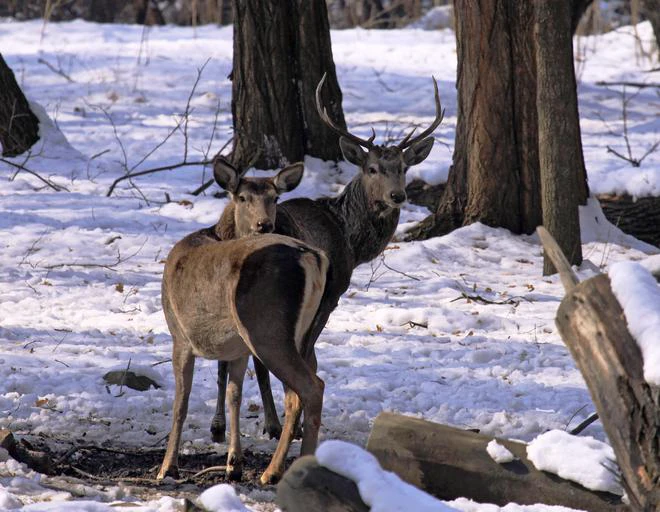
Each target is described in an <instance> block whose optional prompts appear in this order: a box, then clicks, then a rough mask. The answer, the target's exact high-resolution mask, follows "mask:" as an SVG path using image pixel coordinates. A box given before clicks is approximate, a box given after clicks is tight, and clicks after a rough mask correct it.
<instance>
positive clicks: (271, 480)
mask: <svg viewBox="0 0 660 512" xmlns="http://www.w3.org/2000/svg"><path fill="white" fill-rule="evenodd" d="M281 477H282V475H279V474H277V473H272V472H270V471H268V470H266V471H264V474H263V475H261V478H259V483H260V484H261V485H275V484H276V483H277V482H279V481H280V478H281Z"/></svg>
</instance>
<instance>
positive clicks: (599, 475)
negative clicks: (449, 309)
mask: <svg viewBox="0 0 660 512" xmlns="http://www.w3.org/2000/svg"><path fill="white" fill-rule="evenodd" d="M527 457H528V458H529V460H530V461H531V462H532V464H534V467H536V469H538V470H539V471H548V472H550V473H554V474H556V475H558V476H560V477H561V478H563V479H564V480H571V481H573V482H577V483H578V484H580V485H582V486H583V487H586V488H587V489H591V490H592V491H605V492H611V493H612V494H618V495H619V496H621V495H623V489H622V487H621V485H620V484H619V481H620V480H621V477H620V474H619V467H618V466H617V465H616V462H615V456H614V450H612V447H611V446H610V445H608V444H606V443H603V442H602V441H598V440H597V439H594V438H593V437H589V436H585V437H578V436H573V435H571V434H569V433H568V432H565V431H563V430H550V431H549V432H546V433H544V434H541V435H540V436H538V437H537V438H535V439H534V440H532V441H531V442H530V443H529V444H528V445H527Z"/></svg>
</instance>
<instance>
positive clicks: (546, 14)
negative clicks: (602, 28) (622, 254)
mask: <svg viewBox="0 0 660 512" xmlns="http://www.w3.org/2000/svg"><path fill="white" fill-rule="evenodd" d="M535 7H536V10H535V16H536V23H535V27H534V29H535V30H534V36H535V37H534V39H535V41H536V45H535V46H536V64H537V66H536V69H537V94H536V98H537V112H538V128H539V137H538V140H539V168H540V174H541V206H542V211H543V225H544V226H545V228H546V229H547V230H548V231H549V232H550V234H551V235H552V236H553V237H554V239H555V240H556V241H557V243H558V244H559V247H560V248H561V250H562V252H563V253H564V254H565V255H566V256H567V258H568V260H569V263H571V264H574V265H578V264H580V263H582V245H581V240H580V216H579V212H578V200H579V195H578V191H579V190H580V188H579V183H578V177H579V176H580V172H581V171H583V168H584V163H583V161H582V148H581V146H580V144H570V143H569V144H566V143H565V141H579V140H580V125H579V118H578V106H577V91H576V89H575V69H574V67H573V38H572V33H573V31H572V30H571V15H572V13H571V6H570V4H569V3H568V2H557V1H556V0H536V2H535ZM580 166H582V167H580ZM555 272H556V269H555V267H554V265H553V263H552V261H551V260H550V258H549V256H548V254H545V256H544V261H543V275H549V274H554V273H555Z"/></svg>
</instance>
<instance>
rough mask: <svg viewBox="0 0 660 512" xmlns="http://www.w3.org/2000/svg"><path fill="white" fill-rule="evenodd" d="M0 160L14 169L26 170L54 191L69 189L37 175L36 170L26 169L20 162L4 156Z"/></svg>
mask: <svg viewBox="0 0 660 512" xmlns="http://www.w3.org/2000/svg"><path fill="white" fill-rule="evenodd" d="M0 162H3V163H5V164H7V165H11V166H12V167H15V168H16V169H18V170H19V171H24V172H27V173H28V174H31V175H32V176H34V177H35V178H38V179H39V180H41V181H42V182H43V183H45V184H46V185H47V186H48V187H50V188H52V189H53V190H54V191H55V192H61V191H62V190H65V191H67V192H68V191H69V189H68V188H66V187H65V186H63V185H57V184H56V183H53V182H52V181H50V180H49V179H47V178H44V177H43V176H41V175H39V173H37V172H35V171H33V170H31V169H28V168H27V167H25V166H24V165H22V164H16V163H14V162H11V161H9V160H7V159H5V158H0Z"/></svg>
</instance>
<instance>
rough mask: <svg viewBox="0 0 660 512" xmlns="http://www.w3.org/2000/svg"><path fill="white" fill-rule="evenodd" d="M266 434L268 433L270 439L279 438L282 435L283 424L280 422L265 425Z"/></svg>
mask: <svg viewBox="0 0 660 512" xmlns="http://www.w3.org/2000/svg"><path fill="white" fill-rule="evenodd" d="M264 434H268V438H269V439H279V438H280V436H281V435H282V425H280V424H279V423H273V424H266V425H264Z"/></svg>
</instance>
